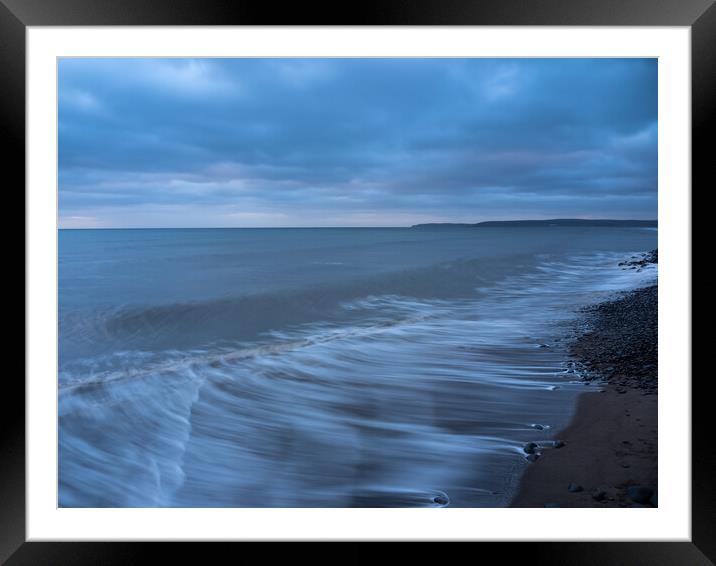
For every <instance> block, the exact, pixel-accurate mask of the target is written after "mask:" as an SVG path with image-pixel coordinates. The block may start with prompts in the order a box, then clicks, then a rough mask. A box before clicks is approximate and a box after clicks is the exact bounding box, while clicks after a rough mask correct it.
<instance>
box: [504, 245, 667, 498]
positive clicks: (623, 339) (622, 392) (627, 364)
mask: <svg viewBox="0 0 716 566" xmlns="http://www.w3.org/2000/svg"><path fill="white" fill-rule="evenodd" d="M656 259H657V258H656V252H651V254H645V259H642V260H641V261H640V262H627V263H625V264H624V268H625V269H633V268H636V269H638V268H639V265H642V266H643V265H644V264H643V262H644V261H646V262H648V263H656ZM634 265H636V267H634ZM657 295H658V289H657V287H656V286H652V287H647V288H643V289H638V290H636V291H633V292H631V293H627V294H624V295H623V296H621V297H620V298H618V299H616V300H612V301H607V302H605V303H601V304H599V305H597V306H596V307H593V308H591V309H588V310H587V311H586V313H585V316H586V321H587V327H588V329H587V330H586V331H584V332H582V333H581V334H580V335H578V336H577V337H576V339H575V340H574V342H573V344H572V346H571V348H570V351H571V354H572V356H573V357H574V358H575V359H576V360H577V363H578V364H580V366H581V368H582V369H583V371H584V379H585V381H587V382H588V381H595V380H597V381H604V384H603V385H602V386H601V387H600V388H599V389H597V388H592V387H590V388H589V391H586V392H585V393H583V394H582V395H581V396H580V398H579V399H578V402H577V407H576V411H575V415H574V417H573V419H572V422H571V423H570V425H569V426H568V427H567V428H566V429H564V430H562V431H560V432H559V433H557V434H556V435H555V436H554V437H553V438H554V439H555V440H561V441H563V442H564V446H563V447H562V448H559V449H550V450H544V452H543V453H542V454H541V456H540V457H539V458H538V459H537V460H536V461H535V462H534V463H532V464H531V465H530V467H529V468H528V469H527V470H526V472H525V474H524V476H523V478H522V481H521V483H520V489H519V491H518V493H517V495H516V496H515V498H514V499H513V500H512V502H511V507H652V506H656V505H658V493H657V486H658V470H657V454H658V450H657V447H658V434H657V431H658V429H657V417H658V411H657V408H658V395H657V363H656V361H657V310H658V305H657V302H658V301H657Z"/></svg>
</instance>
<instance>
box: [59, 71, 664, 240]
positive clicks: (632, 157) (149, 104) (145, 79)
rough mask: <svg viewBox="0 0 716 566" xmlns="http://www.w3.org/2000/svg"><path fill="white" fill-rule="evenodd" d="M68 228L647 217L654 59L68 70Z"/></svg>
mask: <svg viewBox="0 0 716 566" xmlns="http://www.w3.org/2000/svg"><path fill="white" fill-rule="evenodd" d="M58 84H59V87H58V142H59V143H58V159H59V179H58V186H59V215H60V227H61V228H139V227H276V226H282V227H283V226H409V225H412V224H417V223H422V222H480V221H484V220H507V219H524V218H533V219H540V218H619V219H627V218H633V219H654V218H656V217H657V60H656V59H576V58H573V59H101V58H93V59H61V60H60V62H59V78H58Z"/></svg>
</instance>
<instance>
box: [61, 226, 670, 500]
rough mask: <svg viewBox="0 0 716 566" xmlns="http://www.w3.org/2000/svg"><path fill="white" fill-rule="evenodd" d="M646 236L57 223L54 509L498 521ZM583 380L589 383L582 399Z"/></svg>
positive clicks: (653, 241) (537, 229) (591, 231)
mask: <svg viewBox="0 0 716 566" xmlns="http://www.w3.org/2000/svg"><path fill="white" fill-rule="evenodd" d="M656 247H657V230H656V229H653V228H652V229H650V228H642V227H585V226H579V227H564V226H530V227H525V226H511V227H508V226H499V227H489V228H488V227H483V228H470V227H468V228H463V229H449V230H448V229H434V230H431V229H423V230H420V229H411V228H265V229H146V230H144V229H132V230H60V232H59V242H58V257H59V281H58V287H59V288H58V295H59V312H58V325H59V345H58V389H57V393H58V430H59V433H58V439H59V462H58V473H59V486H58V493H59V501H58V504H59V506H60V507H444V506H450V507H502V506H506V505H508V504H509V502H510V500H511V498H512V497H513V496H514V494H515V492H516V490H517V489H518V488H519V480H520V476H521V475H522V473H523V472H524V470H525V469H526V468H527V467H528V466H530V465H534V464H531V463H530V462H529V461H528V460H527V459H526V456H527V455H526V454H525V452H524V450H523V446H524V445H525V443H528V442H536V443H538V444H540V446H541V447H542V448H541V449H542V450H549V449H556V448H550V443H549V439H550V438H552V437H553V435H554V433H555V432H556V431H559V430H560V429H561V428H563V427H564V426H566V425H567V424H568V422H569V420H570V419H571V417H572V415H573V412H574V408H575V401H576V399H577V397H578V396H579V395H580V394H596V393H597V392H598V391H599V388H600V385H599V384H598V383H594V382H592V383H591V384H589V383H588V382H584V381H583V380H581V379H580V376H579V372H578V370H577V369H575V365H574V363H573V360H571V359H570V356H569V352H568V348H567V344H568V337H569V336H570V334H572V333H574V332H575V331H578V330H579V325H580V324H582V323H581V320H582V317H581V315H580V311H581V309H582V308H583V307H584V306H587V305H590V304H594V303H597V302H599V301H602V300H604V299H605V298H608V297H611V296H614V295H615V293H618V292H621V291H625V290H628V289H633V288H636V287H640V286H644V285H648V284H653V283H654V281H655V280H656V266H649V267H647V268H644V269H636V268H635V269H629V268H626V269H625V266H619V265H618V264H619V263H620V262H623V261H625V260H629V259H630V258H632V257H634V256H639V254H641V253H642V252H645V251H648V250H652V249H654V248H656ZM585 383H586V384H585Z"/></svg>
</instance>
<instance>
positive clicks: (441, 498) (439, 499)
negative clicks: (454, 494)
mask: <svg viewBox="0 0 716 566" xmlns="http://www.w3.org/2000/svg"><path fill="white" fill-rule="evenodd" d="M433 503H437V504H438V505H447V504H448V503H450V500H449V499H448V498H447V495H436V496H435V497H433Z"/></svg>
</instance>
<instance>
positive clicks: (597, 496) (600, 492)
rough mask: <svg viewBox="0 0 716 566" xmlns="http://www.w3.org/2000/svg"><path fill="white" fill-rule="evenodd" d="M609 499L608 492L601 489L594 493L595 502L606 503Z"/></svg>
mask: <svg viewBox="0 0 716 566" xmlns="http://www.w3.org/2000/svg"><path fill="white" fill-rule="evenodd" d="M606 498H607V492H606V491H603V490H601V489H598V490H595V491H594V492H592V499H594V501H604V500H605V499H606Z"/></svg>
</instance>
